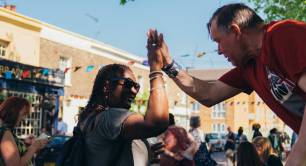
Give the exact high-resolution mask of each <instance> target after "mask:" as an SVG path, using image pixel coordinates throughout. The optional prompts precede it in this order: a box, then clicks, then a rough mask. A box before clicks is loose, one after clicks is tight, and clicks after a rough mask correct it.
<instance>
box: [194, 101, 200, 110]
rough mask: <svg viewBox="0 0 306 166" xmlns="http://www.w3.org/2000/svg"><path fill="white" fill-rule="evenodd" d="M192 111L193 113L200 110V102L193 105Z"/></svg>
mask: <svg viewBox="0 0 306 166" xmlns="http://www.w3.org/2000/svg"><path fill="white" fill-rule="evenodd" d="M192 110H193V111H199V110H200V104H199V102H197V101H195V102H193V103H192Z"/></svg>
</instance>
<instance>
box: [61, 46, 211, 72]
mask: <svg viewBox="0 0 306 166" xmlns="http://www.w3.org/2000/svg"><path fill="white" fill-rule="evenodd" d="M214 52H217V50H213V51H209V52H205V51H201V52H198V53H197V54H196V57H197V58H201V57H203V56H204V55H206V54H210V53H214ZM188 56H191V55H190V54H185V55H181V57H188ZM135 63H136V61H133V60H131V61H128V62H127V65H128V66H132V65H134V64H135ZM141 64H142V65H144V66H149V62H148V60H144V61H142V62H141ZM103 66H104V65H100V67H103ZM83 67H84V66H75V67H67V68H65V70H64V73H67V72H68V71H69V70H73V72H76V71H78V70H80V69H81V68H83ZM94 68H95V66H94V65H88V66H86V68H85V72H91V71H92V70H94Z"/></svg>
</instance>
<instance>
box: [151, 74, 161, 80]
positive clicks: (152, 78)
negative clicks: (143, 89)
mask: <svg viewBox="0 0 306 166" xmlns="http://www.w3.org/2000/svg"><path fill="white" fill-rule="evenodd" d="M158 77H161V78H163V76H162V75H155V76H152V77H149V78H150V81H152V80H154V79H155V78H158Z"/></svg>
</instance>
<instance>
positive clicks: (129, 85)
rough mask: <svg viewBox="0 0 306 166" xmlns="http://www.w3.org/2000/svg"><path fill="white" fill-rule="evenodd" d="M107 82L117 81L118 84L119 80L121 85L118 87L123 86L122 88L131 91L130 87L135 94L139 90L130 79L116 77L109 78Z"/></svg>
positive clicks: (138, 86) (135, 83)
mask: <svg viewBox="0 0 306 166" xmlns="http://www.w3.org/2000/svg"><path fill="white" fill-rule="evenodd" d="M109 80H110V81H118V83H119V81H120V80H123V83H122V84H120V85H123V86H124V88H126V89H131V88H132V87H134V88H135V89H136V91H137V92H138V91H139V89H140V85H139V84H138V83H137V82H135V81H133V80H132V79H130V78H124V77H116V78H111V79H109Z"/></svg>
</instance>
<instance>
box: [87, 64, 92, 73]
mask: <svg viewBox="0 0 306 166" xmlns="http://www.w3.org/2000/svg"><path fill="white" fill-rule="evenodd" d="M93 69H94V65H89V66H87V68H86V72H87V73H88V72H91V71H92V70H93Z"/></svg>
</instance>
